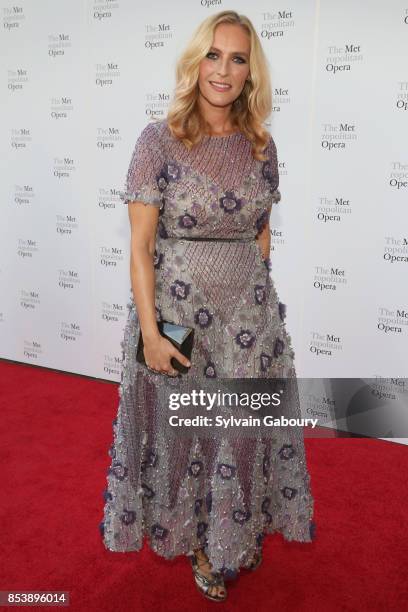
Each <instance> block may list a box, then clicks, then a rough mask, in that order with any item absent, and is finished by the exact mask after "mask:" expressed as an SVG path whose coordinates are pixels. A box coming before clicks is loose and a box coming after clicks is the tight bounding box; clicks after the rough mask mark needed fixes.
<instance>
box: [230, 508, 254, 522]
mask: <svg viewBox="0 0 408 612" xmlns="http://www.w3.org/2000/svg"><path fill="white" fill-rule="evenodd" d="M232 518H233V520H234V521H235V522H236V523H239V524H240V525H243V524H244V523H246V521H249V519H250V518H251V513H250V511H249V510H247V511H246V512H245V511H244V510H234V512H233V513H232Z"/></svg>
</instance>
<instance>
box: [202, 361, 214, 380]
mask: <svg viewBox="0 0 408 612" xmlns="http://www.w3.org/2000/svg"><path fill="white" fill-rule="evenodd" d="M204 376H206V377H207V378H217V372H216V371H215V364H214V363H213V362H212V361H207V365H206V366H205V368H204Z"/></svg>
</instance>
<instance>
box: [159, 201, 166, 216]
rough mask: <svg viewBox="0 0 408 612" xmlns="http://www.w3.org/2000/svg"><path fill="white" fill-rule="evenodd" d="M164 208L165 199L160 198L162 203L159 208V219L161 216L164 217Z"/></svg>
mask: <svg viewBox="0 0 408 612" xmlns="http://www.w3.org/2000/svg"><path fill="white" fill-rule="evenodd" d="M165 207H166V199H165V197H164V196H162V201H161V204H160V207H159V217H161V216H162V215H164V209H165Z"/></svg>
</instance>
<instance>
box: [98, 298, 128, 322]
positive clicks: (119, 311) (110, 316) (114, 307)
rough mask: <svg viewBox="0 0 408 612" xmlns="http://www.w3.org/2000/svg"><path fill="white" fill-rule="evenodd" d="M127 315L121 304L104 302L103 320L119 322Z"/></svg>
mask: <svg viewBox="0 0 408 612" xmlns="http://www.w3.org/2000/svg"><path fill="white" fill-rule="evenodd" d="M124 316H125V309H124V307H123V306H122V305H121V304H117V303H113V304H111V303H109V302H102V314H101V318H102V320H103V321H107V322H108V323H111V322H117V321H119V320H120V319H123V317H124Z"/></svg>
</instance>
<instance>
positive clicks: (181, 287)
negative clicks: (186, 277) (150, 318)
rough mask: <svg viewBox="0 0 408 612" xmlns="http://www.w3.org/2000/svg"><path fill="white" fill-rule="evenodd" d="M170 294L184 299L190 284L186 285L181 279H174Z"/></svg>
mask: <svg viewBox="0 0 408 612" xmlns="http://www.w3.org/2000/svg"><path fill="white" fill-rule="evenodd" d="M170 291H171V294H172V296H174V297H175V298H177V299H178V300H185V299H186V297H187V296H188V294H189V291H190V285H187V284H186V283H184V282H183V281H181V280H175V281H174V283H173V284H172V285H171V287H170Z"/></svg>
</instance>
